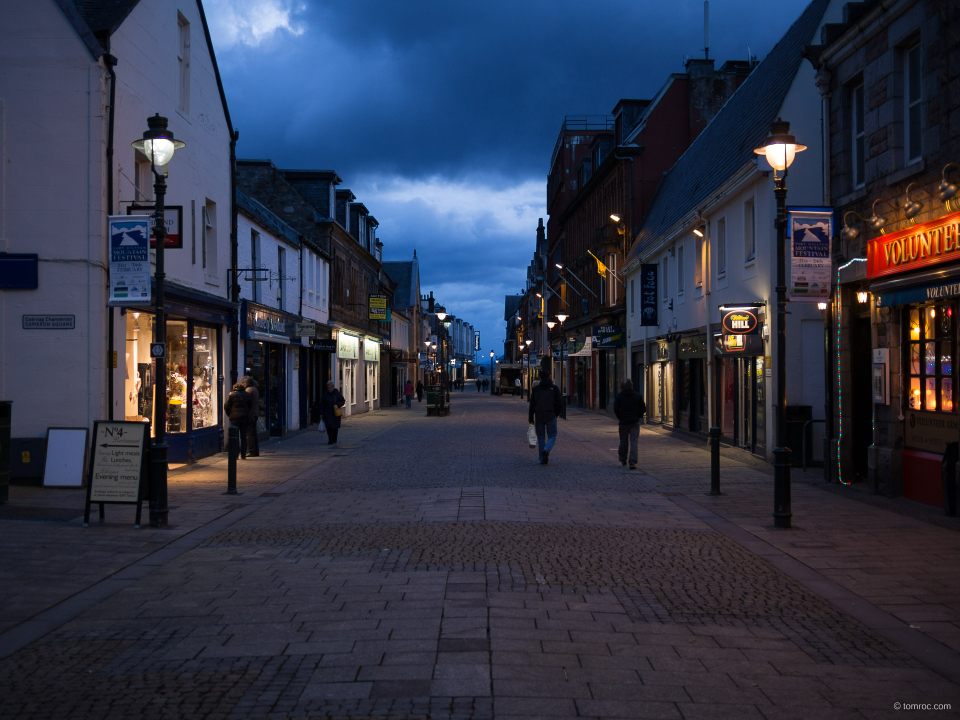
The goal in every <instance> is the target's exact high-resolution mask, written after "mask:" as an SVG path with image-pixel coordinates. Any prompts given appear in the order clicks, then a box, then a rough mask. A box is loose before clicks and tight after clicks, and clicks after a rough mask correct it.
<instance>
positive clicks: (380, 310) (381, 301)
mask: <svg viewBox="0 0 960 720" xmlns="http://www.w3.org/2000/svg"><path fill="white" fill-rule="evenodd" d="M368 307H369V308H370V312H369V313H368V315H367V319H368V320H379V321H381V322H386V320H387V296H386V295H371V296H370V298H369V300H368Z"/></svg>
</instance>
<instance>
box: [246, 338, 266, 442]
mask: <svg viewBox="0 0 960 720" xmlns="http://www.w3.org/2000/svg"><path fill="white" fill-rule="evenodd" d="M265 349H266V343H262V342H258V341H257V340H247V346H246V356H247V357H246V359H247V362H246V374H247V375H249V376H250V377H251V378H253V381H254V382H255V383H256V384H257V390H258V391H259V393H260V409H259V412H258V417H257V434H260V433H266V432H267V392H268V384H267V364H266V363H267V358H266V354H265V352H266V350H265Z"/></svg>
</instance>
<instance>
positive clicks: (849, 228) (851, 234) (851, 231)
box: [840, 210, 866, 242]
mask: <svg viewBox="0 0 960 720" xmlns="http://www.w3.org/2000/svg"><path fill="white" fill-rule="evenodd" d="M851 215H856V216H857V217H858V218H860V220H866V218H864V217H863V215H861V214H860V213H858V212H856V211H855V210H850V211H849V212H847V213H845V214H844V216H843V230H841V231H840V237H841V238H842V239H843V240H845V241H847V242H853V241H854V240H856V239H857V237H858V236H859V235H860V228H858V227H854V226H853V225H851V224H850V222H849V221H848V220H847V218H849V217H850V216H851Z"/></svg>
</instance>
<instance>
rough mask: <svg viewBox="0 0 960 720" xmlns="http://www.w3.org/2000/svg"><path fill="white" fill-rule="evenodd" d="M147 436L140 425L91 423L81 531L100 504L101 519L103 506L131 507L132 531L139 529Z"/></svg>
mask: <svg viewBox="0 0 960 720" xmlns="http://www.w3.org/2000/svg"><path fill="white" fill-rule="evenodd" d="M149 432H150V426H149V425H148V424H147V423H143V422H104V421H100V420H98V421H96V422H94V424H93V451H92V452H91V453H90V455H91V460H90V476H89V477H90V482H89V483H87V502H86V506H85V508H84V512H83V526H84V527H87V525H88V524H89V523H90V506H91V505H92V504H93V503H98V504H100V518H101V519H103V505H105V504H119V505H124V504H135V505H136V506H137V517H136V520H135V521H134V527H135V528H138V527H140V507H141V502H142V500H143V498H144V496H145V495H146V488H147V446H148V441H147V438H148V437H149Z"/></svg>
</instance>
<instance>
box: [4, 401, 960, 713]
mask: <svg viewBox="0 0 960 720" xmlns="http://www.w3.org/2000/svg"><path fill="white" fill-rule="evenodd" d="M525 430H526V406H525V404H524V403H522V402H521V401H519V400H517V399H514V398H496V397H491V396H488V395H478V394H476V393H469V392H465V393H463V394H460V393H457V394H455V395H454V397H453V412H452V414H451V415H450V416H448V417H444V418H434V417H426V416H425V412H424V410H423V406H422V405H420V406H418V405H417V404H415V405H414V409H413V410H411V411H406V410H404V409H403V408H402V407H401V408H389V409H387V410H383V411H381V412H376V413H370V414H367V415H361V416H354V417H350V418H345V423H344V427H343V429H342V430H341V433H340V441H341V444H340V445H339V446H338V447H334V448H329V447H328V446H327V445H326V443H325V437H321V436H320V434H319V433H316V432H305V433H302V434H299V435H296V436H294V437H290V438H286V439H284V440H283V441H281V442H272V443H270V444H268V445H265V446H264V453H263V455H262V457H261V458H257V459H251V460H248V461H246V462H242V463H241V468H240V481H239V485H240V490H241V491H242V492H243V494H242V495H240V496H225V495H222V494H221V493H222V492H223V491H224V490H225V486H226V479H225V474H226V464H225V461H224V459H223V458H222V457H218V458H215V459H213V460H212V461H210V462H206V463H201V464H199V465H198V466H193V467H190V468H183V469H182V470H178V471H175V472H173V473H172V474H171V481H170V503H171V506H172V507H173V509H172V510H171V523H172V524H173V525H174V527H173V528H172V529H170V530H164V531H159V530H151V529H149V528H144V529H141V530H134V529H133V528H132V515H133V513H132V510H130V509H128V508H124V509H119V510H118V509H116V508H114V507H108V509H107V513H108V515H107V522H106V523H105V524H103V525H98V524H97V523H93V524H92V525H91V527H90V528H88V529H83V528H82V527H81V521H80V518H79V514H80V512H81V511H82V493H81V492H80V491H56V490H41V489H38V488H20V487H15V488H12V494H11V500H10V503H8V505H6V506H3V507H0V538H2V541H3V546H4V548H5V551H4V552H3V553H2V556H0V585H2V589H0V603H2V606H3V608H4V612H3V614H2V615H0V622H2V623H3V624H2V625H0V631H2V632H0V658H2V659H0V691H2V692H0V697H2V702H0V718H25V719H26V718H70V719H71V720H84V719H87V718H89V719H91V720H93V719H96V720H101V719H106V718H124V719H128V718H158V719H160V718H164V719H166V718H171V719H172V718H211V719H213V718H218V719H224V720H252V719H253V718H314V717H316V718H353V719H359V718H364V719H366V718H390V719H398V720H399V719H401V718H404V719H410V718H436V719H438V720H439V719H444V718H464V719H466V718H478V719H479V718H494V717H495V718H574V717H583V718H627V717H629V718H688V719H689V718H718V717H729V718H884V717H902V716H903V715H904V714H905V713H906V714H907V715H910V716H915V715H918V714H923V715H930V714H932V715H933V716H934V717H949V716H955V713H956V712H957V710H958V709H960V685H958V683H960V572H958V562H960V532H958V530H960V523H958V522H956V520H955V519H946V518H942V517H941V516H936V522H934V521H933V520H934V516H935V513H934V512H932V511H931V512H930V513H928V515H929V518H930V520H929V521H928V519H927V516H926V515H924V510H923V509H922V508H921V509H919V510H918V512H917V513H915V515H916V516H915V517H912V516H910V515H907V514H903V513H902V512H894V510H896V509H897V507H899V506H897V505H896V504H895V503H894V502H893V501H887V503H888V504H887V505H884V504H883V503H876V502H873V503H867V502H861V501H859V500H858V499H857V497H859V495H862V494H863V493H862V491H861V490H858V489H828V488H826V487H824V486H821V485H819V484H818V482H817V481H816V479H817V478H818V477H819V476H818V475H816V474H815V473H808V474H806V475H805V474H804V473H803V472H801V471H800V470H795V471H794V474H793V478H794V483H793V510H794V525H795V528H794V529H792V530H789V531H784V530H774V529H773V528H772V524H771V510H772V472H771V470H770V468H768V467H766V466H764V465H762V464H760V463H758V462H757V461H755V460H749V459H746V458H744V457H743V456H741V455H740V454H739V451H732V452H726V451H725V453H724V457H723V461H722V464H723V472H722V488H723V493H724V494H723V495H722V496H720V497H711V496H709V495H707V494H706V493H707V491H708V490H709V484H710V478H709V454H708V452H707V451H706V447H705V446H703V445H700V444H693V443H691V442H686V441H683V440H679V439H676V438H673V437H671V436H669V435H667V434H665V433H663V432H659V431H653V430H647V429H644V430H642V431H641V436H640V439H641V450H640V469H639V470H636V471H630V470H628V469H626V468H624V467H621V466H620V464H619V462H618V461H617V458H616V449H615V448H616V444H617V434H616V426H615V424H614V423H613V421H611V420H610V419H608V418H607V417H605V416H601V415H596V414H592V413H585V412H582V411H578V410H571V411H570V413H569V419H568V420H566V421H563V420H561V421H560V431H559V436H558V441H557V446H556V448H555V450H554V452H553V453H551V455H550V463H549V465H546V466H541V465H539V464H538V463H537V460H536V451H535V450H531V449H529V448H528V447H527V445H526V438H525ZM71 508H72V511H71ZM54 511H55V512H54ZM71 512H73V515H71ZM897 703H901V704H902V705H897ZM915 704H918V705H921V706H925V707H926V708H927V709H926V710H923V711H920V710H916V711H912V712H911V708H912V707H913V706H914V705H915ZM938 704H948V705H950V706H951V709H946V710H939V709H934V708H935V707H936V706H937V705H938ZM898 708H900V709H898Z"/></svg>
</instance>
